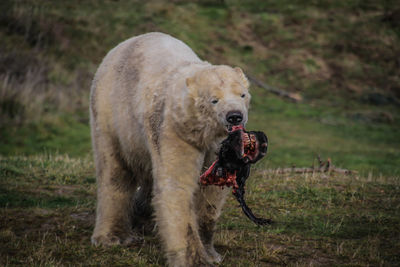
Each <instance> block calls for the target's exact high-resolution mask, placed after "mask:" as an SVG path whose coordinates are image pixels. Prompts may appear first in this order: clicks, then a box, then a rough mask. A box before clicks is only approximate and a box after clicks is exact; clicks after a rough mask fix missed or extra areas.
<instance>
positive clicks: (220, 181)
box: [200, 125, 258, 193]
mask: <svg viewBox="0 0 400 267" xmlns="http://www.w3.org/2000/svg"><path fill="white" fill-rule="evenodd" d="M234 131H241V136H242V158H245V157H247V158H249V159H254V158H255V155H257V150H258V144H257V140H256V137H255V136H254V135H252V134H248V133H247V132H245V130H244V128H243V126H242V125H238V126H232V129H231V132H234ZM217 162H218V160H216V161H214V163H213V164H212V165H211V166H210V167H209V168H208V170H207V171H205V172H204V173H203V174H202V175H201V176H200V184H202V185H217V186H221V187H223V186H227V187H231V186H232V187H233V193H235V192H236V189H238V188H239V186H238V184H237V182H236V171H235V172H234V173H230V172H228V171H227V170H225V172H224V173H225V174H226V175H225V176H217V175H216V173H217V172H216V171H214V168H215V165H216V164H217Z"/></svg>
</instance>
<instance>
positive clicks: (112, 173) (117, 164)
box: [91, 142, 140, 246]
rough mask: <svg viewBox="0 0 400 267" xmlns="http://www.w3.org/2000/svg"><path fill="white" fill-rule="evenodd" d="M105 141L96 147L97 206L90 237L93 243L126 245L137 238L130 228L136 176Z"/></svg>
mask: <svg viewBox="0 0 400 267" xmlns="http://www.w3.org/2000/svg"><path fill="white" fill-rule="evenodd" d="M105 144H106V143H105V142H103V143H102V147H99V150H103V151H99V150H97V151H96V170H97V187H98V188H97V210H96V226H95V229H94V232H93V235H92V239H91V240H92V243H93V244H94V245H106V246H109V245H127V244H129V243H132V242H136V241H139V240H140V238H139V237H138V235H135V234H134V232H133V231H132V215H133V196H134V194H135V191H136V187H137V180H136V177H135V175H134V174H133V173H132V171H131V170H130V169H129V168H128V166H126V164H125V163H124V162H123V160H122V159H121V158H119V153H115V151H114V150H113V146H107V145H105ZM106 151H107V152H106ZM102 152H105V153H102Z"/></svg>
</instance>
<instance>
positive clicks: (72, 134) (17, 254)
mask: <svg viewBox="0 0 400 267" xmlns="http://www.w3.org/2000/svg"><path fill="white" fill-rule="evenodd" d="M305 2H306V1H246V4H243V2H240V3H239V2H238V1H225V4H221V3H222V2H218V1H216V2H214V1H205V2H202V4H201V3H200V4H195V3H186V2H185V1H177V2H176V3H172V4H166V3H159V2H156V1H151V2H148V3H146V4H140V3H138V2H135V1H84V2H82V1H79V3H78V1H75V0H73V1H68V3H65V2H62V1H52V2H48V1H31V2H29V1H22V2H17V1H2V2H1V5H4V6H1V8H2V10H8V11H9V12H5V13H2V14H1V15H0V39H1V40H2V47H1V48H0V76H1V77H0V78H1V79H3V82H2V85H1V86H2V87H0V89H1V91H0V92H1V95H0V107H1V114H0V115H1V116H0V154H1V155H3V156H1V158H0V206H1V213H2V214H1V216H0V218H1V219H0V242H1V246H0V265H4V264H7V263H8V264H10V265H14V264H25V265H26V264H34V265H99V264H103V265H113V264H117V265H127V264H134V265H140V264H141V265H142V266H149V265H151V264H153V265H154V266H162V265H163V264H164V263H165V261H164V259H163V257H162V255H161V254H160V253H159V249H160V248H159V245H158V243H159V242H158V240H157V238H156V237H154V236H146V237H145V240H146V242H145V243H144V244H140V245H137V246H132V247H130V248H120V247H115V248H109V249H104V248H93V247H91V246H90V245H89V238H90V233H91V230H92V227H93V220H94V202H95V198H94V191H95V184H94V181H95V178H94V170H93V166H92V159H91V156H90V136H89V127H88V114H87V109H88V101H87V98H88V92H87V91H88V88H89V85H90V79H91V77H92V75H93V72H94V71H95V69H96V66H97V65H98V64H99V62H100V60H101V58H102V57H103V56H104V55H105V53H106V52H107V51H108V50H109V49H110V48H112V47H113V46H115V45H116V44H117V43H119V42H120V41H121V40H124V39H126V38H129V37H130V36H132V35H136V34H140V33H143V32H148V31H164V32H168V33H170V34H172V35H174V36H176V37H178V38H180V39H182V40H184V41H185V42H186V43H188V44H189V45H190V46H191V47H192V48H193V49H194V50H195V51H196V52H197V53H198V54H199V55H200V56H201V57H202V58H204V59H207V60H209V61H211V62H212V63H217V64H222V63H225V64H230V65H238V66H241V67H242V68H243V69H244V70H245V71H246V72H247V73H251V74H252V75H254V76H256V77H258V78H260V79H262V80H264V81H266V82H267V83H269V84H271V85H273V86H277V87H280V88H283V89H285V90H288V91H295V92H300V93H301V94H302V95H303V96H304V98H305V100H304V102H303V103H300V104H294V103H289V102H286V101H284V100H282V99H280V98H277V97H275V96H272V95H270V94H267V93H266V92H265V91H264V90H263V89H261V88H252V95H253V99H252V109H251V111H250V112H251V113H250V122H249V127H248V128H249V129H257V130H263V131H265V132H266V133H267V134H268V136H269V139H270V146H269V154H268V156H267V158H266V159H264V160H263V161H262V162H261V163H259V164H258V165H257V167H256V170H257V171H256V172H255V173H254V175H253V177H252V178H251V179H250V183H249V187H248V194H247V198H248V202H249V205H250V206H251V207H254V210H255V211H256V213H258V214H262V213H266V215H269V216H270V217H272V218H273V219H274V220H275V221H276V222H277V223H276V224H275V225H273V226H271V227H267V228H258V227H255V226H253V225H252V223H251V222H249V221H248V220H247V219H246V218H245V217H244V216H243V215H242V214H241V213H240V210H239V209H238V208H237V205H236V203H235V202H234V201H233V199H232V198H231V199H230V200H229V202H228V204H227V207H226V209H225V212H224V214H223V217H222V219H221V222H220V224H219V225H218V231H217V238H216V246H217V249H218V250H219V251H220V252H222V253H223V254H224V255H225V260H224V263H223V266H244V265H249V264H250V266H252V265H254V266H259V265H274V264H281V265H296V264H299V265H309V264H315V265H327V264H329V265H334V264H339V265H344V264H349V265H353V266H354V265H356V266H357V265H359V266H365V265H368V264H370V265H374V266H376V265H381V264H385V265H396V264H398V263H399V262H400V259H399V258H398V255H397V254H396V253H397V252H398V251H399V249H400V248H399V246H398V242H397V240H398V239H399V237H400V236H399V235H400V232H399V225H400V221H399V219H398V218H399V202H400V200H399V197H398V191H399V179H398V177H399V172H400V170H399V167H398V166H400V139H399V138H398V137H399V136H400V126H399V125H400V123H399V120H400V112H399V108H398V106H397V105H396V103H395V102H394V101H395V100H396V97H399V95H398V92H399V86H400V85H399V84H400V82H399V77H400V73H399V70H400V68H398V65H396V64H398V62H396V61H395V60H393V59H395V58H398V55H399V54H400V47H399V46H398V43H399V33H400V27H399V25H398V24H396V20H393V19H391V18H392V17H394V18H395V14H396V13H395V12H394V13H392V11H393V10H396V8H398V7H396V5H395V3H394V1H380V3H379V4H377V3H372V2H369V1H352V2H351V3H348V1H324V2H318V4H317V3H313V4H307V5H306V4H305ZM307 2H308V1H307ZM77 6H79V8H76V7H77ZM5 73H7V75H8V76H7V75H6V76H4V74H5ZM32 73H33V74H34V75H33V76H34V78H33V77H32ZM5 77H8V80H7V79H5ZM5 81H7V82H5ZM9 92H13V93H12V94H10V93H9ZM33 100H34V101H33ZM57 152H58V153H60V154H58V153H57ZM24 154H25V155H31V156H28V157H24V156H21V155H24ZM64 154H66V155H64ZM317 154H321V156H322V157H323V158H327V157H331V158H332V160H333V163H334V164H335V165H338V166H340V167H343V168H349V169H355V170H358V171H359V172H360V176H349V177H342V176H337V175H328V176H325V175H286V176H281V175H268V177H266V175H265V174H263V172H262V170H263V169H265V168H272V167H279V166H280V167H283V166H292V165H296V166H310V165H311V164H312V162H313V159H314V158H315V156H316V155H317ZM13 155H19V156H17V157H14V156H13ZM243 230H245V231H243ZM251 264H252V265H251Z"/></svg>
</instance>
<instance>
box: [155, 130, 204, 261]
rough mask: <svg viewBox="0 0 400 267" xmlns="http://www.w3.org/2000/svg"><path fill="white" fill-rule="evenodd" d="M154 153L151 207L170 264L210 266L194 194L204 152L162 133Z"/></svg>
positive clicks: (197, 186)
mask: <svg viewBox="0 0 400 267" xmlns="http://www.w3.org/2000/svg"><path fill="white" fill-rule="evenodd" d="M160 148H161V149H160V151H155V152H154V153H153V154H154V156H153V168H154V170H153V171H154V191H153V193H154V197H153V206H154V210H155V217H156V222H157V225H158V229H159V234H160V237H161V239H162V241H163V244H164V248H165V250H166V255H167V259H168V263H169V265H170V266H211V262H212V260H211V259H210V257H209V256H208V254H207V252H206V251H205V248H204V246H203V244H202V242H201V239H200V236H199V232H198V224H197V220H196V214H195V210H194V209H195V205H194V193H195V192H196V191H197V190H198V189H199V185H198V179H199V175H200V170H201V166H202V164H203V160H204V153H202V152H201V151H199V150H198V149H196V148H195V147H193V146H191V145H190V144H188V143H186V142H184V141H183V140H181V139H180V138H178V137H177V136H164V138H163V143H162V144H161V145H160Z"/></svg>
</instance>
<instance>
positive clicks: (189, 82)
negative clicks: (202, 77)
mask: <svg viewBox="0 0 400 267" xmlns="http://www.w3.org/2000/svg"><path fill="white" fill-rule="evenodd" d="M195 83H196V82H195V77H189V78H186V87H187V88H188V92H189V95H190V96H192V97H193V98H195V97H197V90H196V86H195Z"/></svg>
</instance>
